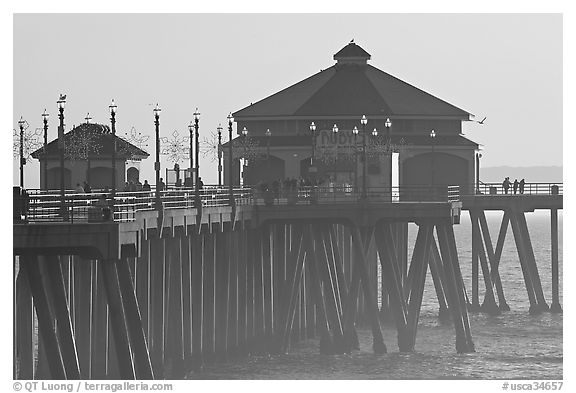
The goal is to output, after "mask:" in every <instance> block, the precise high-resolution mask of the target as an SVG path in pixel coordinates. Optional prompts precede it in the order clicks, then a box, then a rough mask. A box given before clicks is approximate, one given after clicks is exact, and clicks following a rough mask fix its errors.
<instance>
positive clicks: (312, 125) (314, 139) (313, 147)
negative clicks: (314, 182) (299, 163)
mask: <svg viewBox="0 0 576 393" xmlns="http://www.w3.org/2000/svg"><path fill="white" fill-rule="evenodd" d="M315 132H316V124H314V122H312V123H310V135H311V136H312V154H311V155H310V166H313V165H314V154H315V151H316V136H315V135H314V133H315Z"/></svg>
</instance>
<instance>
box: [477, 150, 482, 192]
mask: <svg viewBox="0 0 576 393" xmlns="http://www.w3.org/2000/svg"><path fill="white" fill-rule="evenodd" d="M481 158H482V153H476V194H480V159H481Z"/></svg>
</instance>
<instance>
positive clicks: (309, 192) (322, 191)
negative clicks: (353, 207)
mask: <svg viewBox="0 0 576 393" xmlns="http://www.w3.org/2000/svg"><path fill="white" fill-rule="evenodd" d="M459 198H460V192H459V187H458V186H448V187H446V186H430V185H410V186H401V187H369V188H368V189H367V190H366V193H365V194H364V192H363V190H362V189H361V188H357V187H354V186H351V185H334V186H304V187H299V188H298V189H288V190H282V189H278V190H274V189H267V190H262V189H258V188H257V187H255V188H254V193H253V199H254V204H255V205H256V206H261V205H265V206H270V205H308V204H355V203H359V202H362V201H366V202H369V203H399V202H454V201H458V200H459Z"/></svg>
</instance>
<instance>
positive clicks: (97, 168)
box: [31, 122, 149, 190]
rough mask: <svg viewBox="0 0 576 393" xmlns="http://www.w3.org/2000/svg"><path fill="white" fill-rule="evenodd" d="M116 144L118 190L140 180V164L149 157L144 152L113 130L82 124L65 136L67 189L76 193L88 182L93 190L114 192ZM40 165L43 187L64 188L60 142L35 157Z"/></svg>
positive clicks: (51, 143) (39, 151) (33, 154)
mask: <svg viewBox="0 0 576 393" xmlns="http://www.w3.org/2000/svg"><path fill="white" fill-rule="evenodd" d="M114 141H116V189H118V190H122V189H123V188H124V184H125V182H126V181H127V180H131V181H134V182H136V181H138V180H139V169H138V168H139V166H138V163H139V162H140V161H141V160H142V159H145V158H147V157H148V156H149V154H148V153H146V152H145V151H144V150H142V149H140V148H138V147H136V146H134V145H133V144H131V143H129V142H128V141H126V140H124V139H122V138H119V137H118V136H115V135H113V134H112V133H111V132H110V127H109V126H107V125H104V124H97V123H88V122H87V123H82V124H80V125H79V126H77V127H74V128H73V129H72V130H70V131H69V132H67V133H65V134H64V146H65V147H64V186H65V188H66V189H68V190H70V189H74V188H75V186H76V184H83V182H85V181H86V182H87V183H88V184H89V185H90V187H91V188H93V189H103V188H109V189H111V188H112V151H113V149H114ZM31 155H32V158H35V159H38V160H39V161H40V187H41V188H43V189H44V188H47V189H59V188H60V176H61V169H60V150H59V148H58V139H55V140H53V141H52V142H50V143H48V144H47V145H46V147H45V148H44V147H41V148H40V149H38V150H36V151H35V152H33V153H32V154H31Z"/></svg>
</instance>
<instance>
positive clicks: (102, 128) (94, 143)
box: [31, 123, 150, 159]
mask: <svg viewBox="0 0 576 393" xmlns="http://www.w3.org/2000/svg"><path fill="white" fill-rule="evenodd" d="M114 139H116V157H117V158H118V159H143V158H147V157H148V156H149V155H150V154H148V153H147V152H145V151H144V150H142V149H140V148H138V147H136V146H134V145H133V144H131V143H130V142H128V141H126V140H124V139H122V138H120V137H118V136H114V135H112V133H111V132H110V127H109V126H107V125H105V124H97V123H83V124H80V125H79V126H77V127H74V128H73V129H72V130H70V131H69V132H67V133H65V134H64V144H65V145H67V146H71V147H72V148H71V149H67V151H80V150H82V149H83V150H84V152H86V153H88V154H89V156H90V157H91V158H92V157H94V158H96V157H106V158H110V157H112V150H113V146H114ZM83 145H84V146H83ZM59 154H60V152H59V149H58V138H56V139H54V140H53V141H52V142H50V143H48V145H46V151H44V147H41V148H40V149H38V150H36V151H35V152H33V153H32V154H31V156H32V158H36V159H44V158H54V157H58V156H59ZM65 156H68V158H67V159H70V157H69V156H70V154H65Z"/></svg>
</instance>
